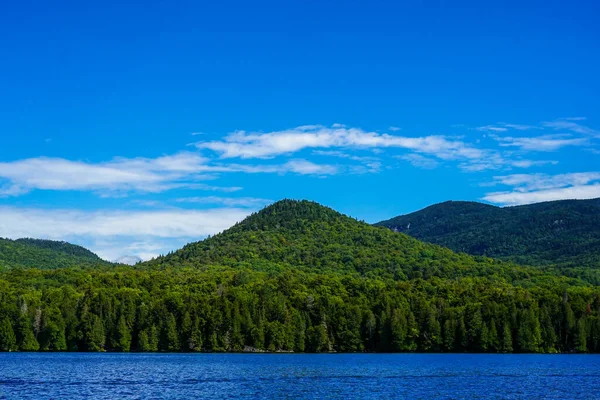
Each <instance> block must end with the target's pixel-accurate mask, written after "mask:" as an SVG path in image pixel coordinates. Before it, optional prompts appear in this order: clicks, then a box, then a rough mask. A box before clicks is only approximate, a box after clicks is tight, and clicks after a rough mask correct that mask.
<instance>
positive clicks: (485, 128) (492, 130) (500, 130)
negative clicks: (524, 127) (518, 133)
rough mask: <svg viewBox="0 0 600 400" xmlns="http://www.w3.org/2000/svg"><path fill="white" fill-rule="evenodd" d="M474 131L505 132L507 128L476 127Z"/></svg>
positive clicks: (492, 126)
mask: <svg viewBox="0 0 600 400" xmlns="http://www.w3.org/2000/svg"><path fill="white" fill-rule="evenodd" d="M475 130H476V131H479V132H506V131H507V130H508V128H505V127H503V126H494V125H485V126H478V127H477V128H475Z"/></svg>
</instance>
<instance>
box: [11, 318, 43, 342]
mask: <svg viewBox="0 0 600 400" xmlns="http://www.w3.org/2000/svg"><path fill="white" fill-rule="evenodd" d="M16 334H17V342H18V345H19V350H21V351H38V350H39V349H40V344H39V343H38V341H37V339H36V338H35V335H34V333H33V326H32V324H31V321H30V320H29V318H27V315H26V314H21V316H20V317H19V320H18V322H17V327H16Z"/></svg>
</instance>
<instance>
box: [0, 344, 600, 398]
mask: <svg viewBox="0 0 600 400" xmlns="http://www.w3.org/2000/svg"><path fill="white" fill-rule="evenodd" d="M240 397H244V398H325V397H327V398H337V399H350V398H369V399H373V398H391V397H394V398H410V399H414V398H508V399H517V398H532V397H534V398H542V397H543V398H557V399H565V398H577V399H592V398H600V356H596V355H484V354H116V353H113V354H106V353H105V354H96V353H94V354H90V353H0V399H50V398H52V399H56V398H69V399H73V398H91V399H114V398H131V399H152V398H154V399H189V398H215V399H217V398H219V399H220V398H240Z"/></svg>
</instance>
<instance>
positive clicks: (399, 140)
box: [196, 125, 483, 160]
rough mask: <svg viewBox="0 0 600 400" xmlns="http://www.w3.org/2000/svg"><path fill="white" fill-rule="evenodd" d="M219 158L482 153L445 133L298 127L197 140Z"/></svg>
mask: <svg viewBox="0 0 600 400" xmlns="http://www.w3.org/2000/svg"><path fill="white" fill-rule="evenodd" d="M196 146H197V147H198V148H199V149H209V150H212V151H214V152H216V153H218V154H219V155H220V157H221V158H246V159H248V158H272V157H275V156H278V155H283V154H292V153H295V152H298V151H300V150H303V149H331V148H392V147H396V148H403V149H409V150H412V151H415V152H418V153H423V154H429V155H433V156H435V157H438V158H441V159H445V160H450V159H465V158H467V159H468V158H481V157H482V156H483V152H482V151H481V150H479V149H476V148H474V147H471V146H469V145H467V144H466V143H464V142H462V141H459V140H450V139H448V138H447V137H444V136H424V137H404V136H395V135H389V134H379V133H376V132H367V131H364V130H362V129H358V128H345V127H325V126H321V125H306V126H299V127H296V128H293V129H288V130H283V131H274V132H267V133H259V132H245V131H237V132H234V133H232V134H230V135H228V136H226V137H225V139H224V140H222V141H210V142H198V143H196Z"/></svg>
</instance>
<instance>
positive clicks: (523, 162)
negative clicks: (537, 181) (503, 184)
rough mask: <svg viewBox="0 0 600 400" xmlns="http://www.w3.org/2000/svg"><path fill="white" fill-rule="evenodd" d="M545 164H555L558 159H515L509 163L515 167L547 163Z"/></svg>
mask: <svg viewBox="0 0 600 400" xmlns="http://www.w3.org/2000/svg"><path fill="white" fill-rule="evenodd" d="M547 164H552V165H556V164H558V161H553V160H548V161H546V160H515V161H511V165H512V166H513V167H517V168H531V167H536V166H541V165H547Z"/></svg>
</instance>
